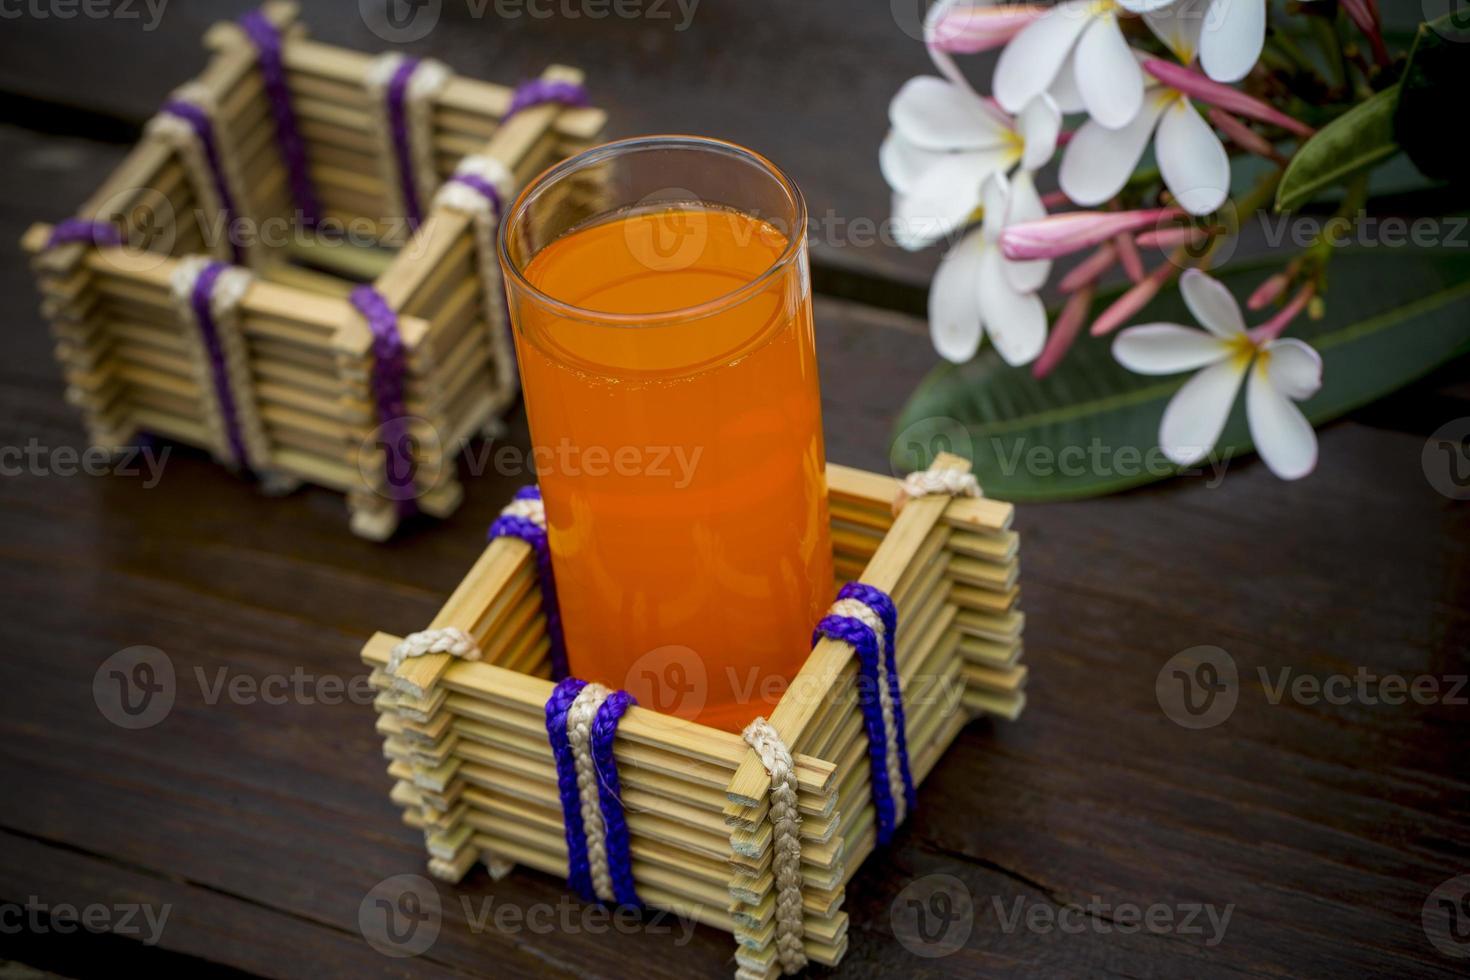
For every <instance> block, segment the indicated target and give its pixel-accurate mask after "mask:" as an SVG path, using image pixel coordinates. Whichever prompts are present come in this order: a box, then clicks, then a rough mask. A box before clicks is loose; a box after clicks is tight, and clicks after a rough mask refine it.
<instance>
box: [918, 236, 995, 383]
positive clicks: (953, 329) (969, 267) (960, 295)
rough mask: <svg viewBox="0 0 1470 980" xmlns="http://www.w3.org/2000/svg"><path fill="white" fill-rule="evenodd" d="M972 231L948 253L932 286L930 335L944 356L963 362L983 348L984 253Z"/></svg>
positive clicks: (978, 239)
mask: <svg viewBox="0 0 1470 980" xmlns="http://www.w3.org/2000/svg"><path fill="white" fill-rule="evenodd" d="M983 248H984V244H983V242H982V240H981V238H980V234H979V232H971V233H970V234H968V235H966V236H965V237H964V238H962V239H960V241H959V243H958V244H956V245H955V247H954V248H952V249H950V250H949V252H948V253H946V254H945V256H944V258H943V260H941V261H940V263H939V270H938V271H937V272H935V273H934V282H933V283H931V284H930V286H929V335H930V336H931V337H932V338H933V339H934V349H935V350H937V351H939V354H940V356H941V357H944V358H946V359H947V360H951V361H954V362H956V363H963V362H965V361H968V360H969V359H970V358H972V357H974V356H975V351H977V350H979V349H980V334H981V330H980V255H981V250H982V249H983Z"/></svg>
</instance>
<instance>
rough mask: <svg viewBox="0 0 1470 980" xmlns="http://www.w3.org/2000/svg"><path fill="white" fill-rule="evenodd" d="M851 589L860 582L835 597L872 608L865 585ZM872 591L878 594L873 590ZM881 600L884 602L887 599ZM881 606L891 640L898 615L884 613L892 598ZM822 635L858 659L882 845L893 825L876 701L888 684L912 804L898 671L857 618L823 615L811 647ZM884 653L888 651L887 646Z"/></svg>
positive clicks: (884, 745) (885, 743) (860, 699)
mask: <svg viewBox="0 0 1470 980" xmlns="http://www.w3.org/2000/svg"><path fill="white" fill-rule="evenodd" d="M854 586H859V583H849V584H848V585H845V586H843V588H842V590H841V591H840V592H838V594H837V597H838V598H839V599H858V600H859V601H860V602H864V603H865V604H867V605H869V607H870V608H874V607H873V605H872V604H871V603H868V602H867V600H866V599H865V598H863V597H864V596H865V595H871V593H868V592H865V591H864V590H866V589H868V588H870V587H869V586H859V587H857V588H854ZM873 591H874V592H877V590H873ZM879 594H880V595H881V593H879ZM883 598H884V599H887V596H883ZM886 605H887V607H888V608H887V609H885V608H882V604H881V603H880V605H879V607H877V608H874V611H875V612H877V613H878V615H879V618H880V619H881V620H882V621H883V629H884V633H885V634H886V636H885V639H888V640H890V642H891V638H892V636H893V634H894V632H895V631H896V628H897V625H898V621H897V620H898V617H897V612H896V611H894V612H893V615H892V616H891V617H890V616H889V615H888V612H889V610H890V609H891V607H892V600H889V601H888V602H887V604H886ZM890 623H891V625H890ZM824 636H826V637H831V638H832V639H834V640H840V641H842V642H844V643H847V644H848V645H850V646H851V647H852V648H853V650H854V651H856V653H857V656H858V671H859V674H860V677H861V681H862V682H861V684H860V685H859V695H858V704H859V707H860V708H861V710H862V714H863V727H864V729H865V730H866V732H867V735H868V765H869V768H870V770H871V772H872V783H873V808H874V810H875V811H876V812H877V816H878V843H879V844H880V845H883V844H887V843H888V842H889V841H890V840H892V839H893V834H894V831H895V830H896V829H897V826H898V821H897V810H896V808H895V806H894V802H893V794H892V791H891V787H890V785H889V782H888V765H887V762H888V760H887V746H888V741H887V738H886V735H885V732H884V729H883V706H882V702H881V701H880V700H879V688H878V685H879V684H884V683H890V684H891V686H890V687H889V691H890V693H891V694H892V695H893V722H894V726H895V727H896V728H897V731H896V732H895V742H896V744H897V748H898V764H899V770H900V772H901V773H902V778H903V787H904V798H905V801H906V802H907V803H908V808H909V809H910V810H912V809H913V806H914V791H913V777H912V776H911V775H910V771H909V757H908V740H907V738H906V737H905V735H904V722H903V720H902V719H903V706H902V702H903V695H902V693H901V691H900V689H899V686H898V680H897V673H896V671H895V670H894V669H893V667H892V663H893V659H892V656H891V654H890V656H889V657H888V658H884V657H883V654H882V652H880V651H879V649H878V637H877V635H876V634H874V632H873V630H872V629H871V628H870V627H869V626H868V625H867V624H865V623H864V622H863V621H862V620H860V619H855V618H853V617H851V616H827V617H825V618H823V619H822V621H821V622H820V623H818V624H817V628H816V630H815V631H814V632H813V634H812V645H813V646H816V644H817V642H818V641H819V640H821V638H822V637H824ZM885 645H887V644H885ZM889 650H890V651H891V650H892V647H891V646H889ZM884 659H888V665H884V664H883V663H882V662H881V661H882V660H884Z"/></svg>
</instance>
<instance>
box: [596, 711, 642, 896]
mask: <svg viewBox="0 0 1470 980" xmlns="http://www.w3.org/2000/svg"><path fill="white" fill-rule="evenodd" d="M637 703H638V701H637V699H636V698H634V697H633V695H631V694H629V693H628V692H627V691H614V692H613V693H611V694H609V695H608V696H607V700H606V701H604V702H602V706H601V707H600V708H598V709H597V717H596V718H594V719H593V721H592V763H593V765H594V766H595V767H596V770H597V799H598V803H599V804H600V805H601V807H602V824H603V827H604V828H605V829H606V831H607V842H606V846H607V868H608V873H609V875H610V876H611V877H612V882H613V896H614V897H615V898H616V899H617V902H618V904H619V905H634V906H637V905H641V904H642V902H640V901H639V899H638V891H637V889H636V888H634V886H633V856H632V851H631V850H630V848H629V843H628V822H627V820H626V819H625V818H624V816H623V788H622V784H621V783H620V782H619V780H618V764H617V761H616V760H615V759H614V758H613V737H614V736H615V735H617V733H618V721H619V720H620V719H621V718H622V717H623V715H624V713H626V712H627V710H628V708H630V707H631V706H633V705H635V704H637Z"/></svg>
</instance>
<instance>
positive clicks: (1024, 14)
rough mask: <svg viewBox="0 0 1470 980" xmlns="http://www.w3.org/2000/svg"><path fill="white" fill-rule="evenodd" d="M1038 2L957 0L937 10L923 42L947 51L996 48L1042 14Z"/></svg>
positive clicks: (964, 51)
mask: <svg viewBox="0 0 1470 980" xmlns="http://www.w3.org/2000/svg"><path fill="white" fill-rule="evenodd" d="M1046 9H1047V8H1046V7H1044V6H1042V5H1041V4H1030V3H1027V4H1005V5H997V6H994V7H990V6H980V5H977V4H963V5H960V4H957V5H955V6H953V7H950V8H949V9H948V10H946V11H945V12H944V13H942V14H940V15H939V17H937V18H936V19H935V20H934V21H933V22H932V23H930V24H929V25H928V27H927V29H926V31H925V38H924V40H925V43H927V44H928V45H929V46H930V47H932V48H937V49H939V50H940V51H946V52H949V53H950V54H974V53H975V52H977V51H989V50H991V49H993V48H998V47H1000V46H1001V45H1003V44H1005V43H1006V42H1008V41H1010V39H1011V38H1013V37H1015V36H1016V35H1017V34H1019V33H1020V32H1021V29H1022V28H1024V27H1025V26H1026V25H1027V24H1029V23H1031V22H1032V21H1033V20H1035V19H1036V18H1038V17H1040V16H1041V15H1042V14H1044V13H1046Z"/></svg>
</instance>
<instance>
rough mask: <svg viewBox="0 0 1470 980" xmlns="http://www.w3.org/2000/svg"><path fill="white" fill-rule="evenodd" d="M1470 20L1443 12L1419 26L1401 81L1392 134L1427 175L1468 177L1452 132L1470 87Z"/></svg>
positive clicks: (1444, 178) (1447, 178) (1447, 177)
mask: <svg viewBox="0 0 1470 980" xmlns="http://www.w3.org/2000/svg"><path fill="white" fill-rule="evenodd" d="M1467 44H1470V21H1467V19H1466V18H1465V16H1464V14H1462V13H1459V12H1456V13H1449V14H1445V15H1444V16H1443V17H1440V18H1439V19H1437V20H1433V21H1430V22H1429V23H1427V24H1420V25H1419V33H1418V35H1417V36H1416V37H1415V38H1414V49H1413V50H1412V51H1410V52H1409V64H1408V67H1406V68H1405V69H1404V75H1403V78H1402V79H1400V80H1399V91H1400V96H1399V103H1398V107H1397V108H1396V109H1395V111H1394V115H1393V130H1394V138H1395V139H1396V140H1397V141H1398V143H1399V145H1400V146H1402V147H1403V148H1404V152H1405V153H1406V154H1407V155H1408V157H1409V159H1410V160H1413V161H1414V166H1416V167H1418V168H1419V171H1420V172H1421V173H1423V174H1424V175H1425V176H1426V177H1436V178H1439V179H1442V180H1464V179H1465V166H1464V160H1463V154H1462V153H1461V152H1460V145H1461V144H1460V141H1459V140H1458V139H1455V138H1453V137H1452V135H1451V130H1452V129H1453V127H1455V126H1456V125H1457V124H1458V120H1457V116H1458V114H1459V111H1460V104H1461V101H1462V99H1463V97H1464V93H1465V91H1466V89H1467V88H1470V47H1467Z"/></svg>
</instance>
